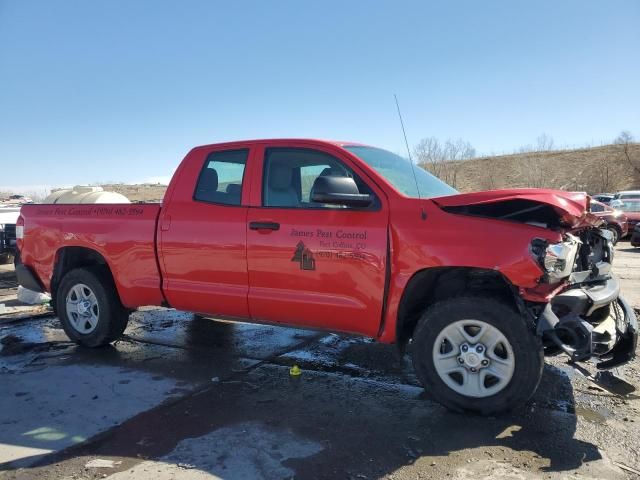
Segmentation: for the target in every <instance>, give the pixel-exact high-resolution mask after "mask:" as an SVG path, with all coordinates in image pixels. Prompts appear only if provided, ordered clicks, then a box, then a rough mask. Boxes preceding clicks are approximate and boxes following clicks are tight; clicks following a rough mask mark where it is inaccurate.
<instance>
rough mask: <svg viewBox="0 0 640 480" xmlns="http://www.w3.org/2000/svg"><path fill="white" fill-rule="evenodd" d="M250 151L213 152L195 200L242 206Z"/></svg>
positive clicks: (205, 166) (199, 180)
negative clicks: (243, 186) (245, 173)
mask: <svg viewBox="0 0 640 480" xmlns="http://www.w3.org/2000/svg"><path fill="white" fill-rule="evenodd" d="M248 156H249V150H226V151H222V152H213V153H211V154H210V155H209V156H208V157H207V160H206V161H205V162H204V166H203V168H202V171H201V172H200V176H199V177H198V182H197V184H196V190H195V192H194V194H193V198H194V200H198V201H201V202H208V203H218V204H222V205H240V201H241V198H242V184H243V181H244V170H245V167H246V165H247V158H248Z"/></svg>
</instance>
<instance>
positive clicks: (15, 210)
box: [0, 206, 20, 265]
mask: <svg viewBox="0 0 640 480" xmlns="http://www.w3.org/2000/svg"><path fill="white" fill-rule="evenodd" d="M19 215H20V206H6V207H2V206H0V265H2V264H5V263H9V262H11V261H12V259H13V253H14V252H15V249H16V223H17V221H18V216H19Z"/></svg>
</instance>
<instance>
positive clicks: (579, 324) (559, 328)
mask: <svg viewBox="0 0 640 480" xmlns="http://www.w3.org/2000/svg"><path fill="white" fill-rule="evenodd" d="M537 332H538V334H540V335H541V336H542V337H543V340H544V342H545V348H546V350H547V351H551V352H555V351H558V350H560V351H562V352H564V353H566V354H567V355H569V357H570V358H571V360H572V361H575V362H578V361H583V360H587V359H589V358H592V357H596V358H598V359H600V360H601V361H600V362H599V363H598V364H597V367H598V368H599V369H609V368H613V367H616V366H618V365H621V364H623V363H627V362H629V361H630V360H631V359H633V358H634V357H635V351H636V346H637V343H638V321H637V319H636V316H635V313H634V311H633V309H632V308H631V307H630V306H629V304H628V303H627V302H626V301H625V300H624V299H623V298H622V297H621V296H620V285H619V283H618V281H617V279H616V278H615V277H611V278H609V279H608V280H606V281H602V282H597V283H592V284H586V285H579V286H576V287H574V288H571V289H569V290H566V291H564V292H562V293H560V294H558V295H556V296H555V297H554V298H553V299H552V300H551V302H550V303H548V304H547V305H546V306H545V308H544V310H543V311H542V313H541V314H540V315H539V317H538V322H537Z"/></svg>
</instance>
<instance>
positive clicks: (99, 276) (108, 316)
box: [56, 267, 129, 348]
mask: <svg viewBox="0 0 640 480" xmlns="http://www.w3.org/2000/svg"><path fill="white" fill-rule="evenodd" d="M79 284H83V285H86V286H87V287H89V289H90V290H91V291H92V292H93V293H94V295H95V298H96V299H97V306H98V311H99V314H98V315H97V318H98V320H97V325H96V326H95V328H94V330H93V331H91V332H90V333H86V334H84V333H81V332H80V331H78V330H77V329H76V328H75V327H74V326H73V323H72V321H71V319H70V318H69V314H68V312H67V308H66V299H67V295H68V294H69V292H70V291H71V290H72V289H73V288H74V287H75V286H77V285H79ZM56 305H57V311H58V317H59V318H60V322H61V323H62V327H63V328H64V331H65V333H66V334H67V336H68V337H69V338H70V339H71V340H73V341H74V342H76V343H77V344H79V345H83V346H85V347H92V348H94V347H102V346H104V345H108V344H109V343H111V342H113V341H115V340H117V339H118V338H119V337H120V336H121V335H122V333H123V332H124V330H125V328H127V323H128V321H129V312H128V311H127V310H126V309H125V308H124V307H123V306H122V303H121V302H120V298H119V297H118V293H117V291H116V287H115V285H114V284H113V280H112V279H111V275H109V273H108V272H107V271H105V270H104V269H101V268H98V267H94V268H77V269H75V270H71V271H69V272H68V273H67V274H66V275H65V276H64V277H63V278H62V281H61V282H60V287H59V288H58V290H57V292H56Z"/></svg>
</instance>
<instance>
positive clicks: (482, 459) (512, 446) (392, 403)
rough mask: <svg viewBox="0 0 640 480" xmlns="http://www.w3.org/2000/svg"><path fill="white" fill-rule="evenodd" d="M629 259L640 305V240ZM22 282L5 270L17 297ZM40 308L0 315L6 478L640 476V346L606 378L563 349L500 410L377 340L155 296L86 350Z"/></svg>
mask: <svg viewBox="0 0 640 480" xmlns="http://www.w3.org/2000/svg"><path fill="white" fill-rule="evenodd" d="M614 266H615V269H616V271H617V273H618V274H619V276H620V278H621V279H622V282H623V292H624V293H625V295H626V296H627V298H628V299H629V300H630V301H631V303H632V304H633V305H634V306H635V307H636V308H637V307H640V281H639V280H640V250H637V251H634V250H633V249H631V248H630V247H629V244H628V243H626V244H624V243H623V244H621V245H620V247H619V248H618V252H617V256H616V259H615V264H614ZM13 282H14V280H13V278H12V272H10V271H7V269H6V268H4V271H2V270H0V303H3V302H6V303H7V304H10V305H13V306H15V302H14V303H12V299H11V298H12V295H13V294H14V293H15V292H14V291H13V290H11V288H14V287H15V284H14V283H13ZM38 313H39V316H38V317H35V318H34V317H27V318H22V319H16V317H15V315H16V313H15V312H11V313H10V314H9V315H7V314H5V315H0V341H1V346H0V385H1V386H2V387H1V388H0V478H2V479H14V478H15V479H32V478H33V479H35V478H38V479H54V478H55V479H59V478H65V479H81V478H82V479H83V478H105V477H108V478H111V479H113V480H116V479H127V480H128V479H143V480H144V479H147V478H148V479H154V480H163V479H187V478H188V479H207V478H224V479H248V478H265V479H285V478H293V477H295V478H331V479H334V478H339V479H340V478H345V479H367V478H395V479H416V478H451V479H464V478H474V479H476V480H480V479H484V478H487V479H488V478H510V479H511V478H512V479H532V478H607V479H617V478H637V477H638V476H640V440H639V437H640V415H639V411H638V410H639V408H640V400H639V397H638V395H637V393H636V392H635V391H633V390H634V387H638V386H640V362H639V361H638V360H636V361H634V362H633V363H632V364H630V365H627V366H625V367H623V368H619V369H617V370H615V371H614V372H613V373H614V374H615V376H612V375H601V376H595V375H594V373H595V368H593V366H592V365H586V366H585V368H584V369H582V370H575V369H574V368H572V367H570V366H568V365H567V364H566V361H565V360H564V359H563V358H560V357H556V358H553V359H551V360H550V361H549V362H548V366H547V367H546V369H545V372H544V378H543V381H542V384H541V386H540V389H539V391H538V393H537V394H536V396H535V398H534V399H533V400H532V401H531V402H530V403H529V404H528V405H527V406H526V407H523V408H521V409H519V410H518V411H515V412H512V413H510V414H508V415H504V416H500V417H494V418H483V417H478V416H470V415H459V414H453V413H449V412H447V411H446V410H444V409H443V408H442V407H440V406H439V405H438V404H436V403H434V402H432V401H431V400H430V398H429V394H428V393H425V392H424V391H423V390H422V389H421V388H420V387H419V386H418V384H417V381H416V378H415V376H414V375H413V372H412V370H411V366H410V363H409V361H408V359H407V358H403V359H401V358H399V357H398V355H397V354H396V352H395V350H394V348H393V347H389V346H384V345H378V344H375V343H372V342H369V341H367V340H363V339H357V338H350V337H345V336H338V335H328V334H321V333H316V332H309V331H303V330H295V329H284V328H275V327H268V326H255V325H246V324H238V323H228V322H222V321H215V320H210V319H201V318H194V317H193V316H192V315H190V314H185V313H180V312H175V311H171V310H164V309H147V310H144V311H140V312H137V313H135V314H134V315H133V316H132V319H131V322H130V324H129V328H128V329H127V331H126V336H125V337H124V338H123V339H122V340H121V341H119V342H117V343H116V344H115V345H114V346H112V347H110V348H105V349H100V350H85V349H81V348H78V347H76V346H75V345H73V344H71V343H69V342H68V341H67V339H66V337H65V335H64V333H63V332H62V330H61V329H60V326H59V324H58V322H57V320H56V319H55V318H53V317H52V316H50V315H48V314H47V312H46V311H43V309H42V307H40V310H39V311H38ZM293 364H297V365H300V367H301V368H302V375H300V376H298V377H292V376H290V374H289V368H290V367H291V366H292V365H293Z"/></svg>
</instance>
